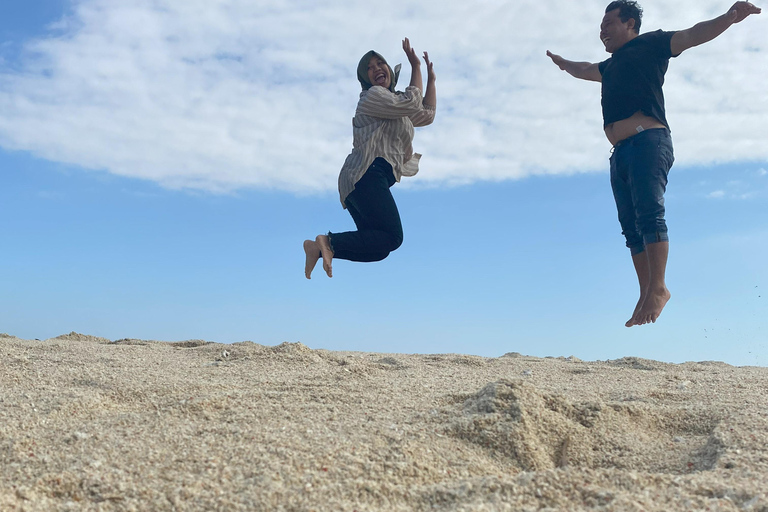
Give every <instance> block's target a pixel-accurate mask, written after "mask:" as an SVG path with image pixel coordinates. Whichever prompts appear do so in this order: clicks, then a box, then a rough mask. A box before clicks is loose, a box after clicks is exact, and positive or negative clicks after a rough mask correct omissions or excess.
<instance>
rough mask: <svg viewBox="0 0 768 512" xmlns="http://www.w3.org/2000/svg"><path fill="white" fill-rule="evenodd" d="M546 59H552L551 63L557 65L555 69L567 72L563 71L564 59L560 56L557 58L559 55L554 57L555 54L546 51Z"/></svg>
mask: <svg viewBox="0 0 768 512" xmlns="http://www.w3.org/2000/svg"><path fill="white" fill-rule="evenodd" d="M547 57H549V58H550V59H552V62H554V63H555V64H556V65H557V67H559V68H560V69H562V70H563V71H567V70H566V69H565V59H564V58H562V57H561V56H559V55H556V54H554V53H552V52H551V51H549V50H547Z"/></svg>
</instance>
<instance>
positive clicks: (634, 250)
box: [629, 231, 669, 256]
mask: <svg viewBox="0 0 768 512" xmlns="http://www.w3.org/2000/svg"><path fill="white" fill-rule="evenodd" d="M659 242H669V235H668V234H667V232H666V231H657V232H655V233H648V234H645V235H643V243H642V244H637V245H632V246H630V247H629V252H630V253H631V254H632V256H635V255H636V254H640V253H641V252H643V251H645V248H646V247H647V246H648V245H649V244H657V243H659Z"/></svg>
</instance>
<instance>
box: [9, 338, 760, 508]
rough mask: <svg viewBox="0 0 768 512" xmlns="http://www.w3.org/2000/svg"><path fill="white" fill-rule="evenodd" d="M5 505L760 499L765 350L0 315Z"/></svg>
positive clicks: (525, 504)
mask: <svg viewBox="0 0 768 512" xmlns="http://www.w3.org/2000/svg"><path fill="white" fill-rule="evenodd" d="M0 467H1V468H2V469H1V470H0V510H2V511H3V512H5V511H21V510H24V511H37V510H40V511H51V510H142V511H144V510H152V511H155V510H201V511H202V510H206V511H207V510H222V511H224V510H226V511H229V510H243V511H245V510H247V511H262V510H263V511H312V510H316V511H326V510H327V511H349V512H352V511H358V512H363V511H427V510H448V511H473V512H474V511H534V510H550V511H553V510H562V511H579V510H606V511H607V510H616V511H664V512H668V511H684V510H685V511H687V510H710V511H754V512H768V368H758V367H741V368H736V367H732V366H729V365H726V364H723V363H716V362H702V363H685V364H678V365H674V364H665V363H659V362H656V361H649V360H644V359H638V358H631V357H629V358H624V359H619V360H612V361H599V362H587V361H580V360H578V359H576V358H573V357H570V358H543V359H542V358H535V357H527V356H521V355H519V354H515V353H510V354H506V355H505V356H502V357H499V358H481V357H475V356H463V355H455V354H443V355H403V354H374V353H357V352H355V353H352V352H330V351H325V350H312V349H309V348H307V347H306V346H304V345H302V344H300V343H284V344H282V345H278V346H274V347H270V346H263V345H259V344H256V343H251V342H242V343H236V344H233V345H224V344H219V343H209V342H205V341H200V340H191V341H184V342H176V343H166V342H157V341H144V340H134V339H123V340H117V341H110V340H107V339H103V338H96V337H91V336H85V335H81V334H77V333H71V334H68V335H64V336H59V337H58V338H52V339H48V340H44V341H37V340H22V339H18V338H15V337H13V336H9V335H5V334H2V335H0Z"/></svg>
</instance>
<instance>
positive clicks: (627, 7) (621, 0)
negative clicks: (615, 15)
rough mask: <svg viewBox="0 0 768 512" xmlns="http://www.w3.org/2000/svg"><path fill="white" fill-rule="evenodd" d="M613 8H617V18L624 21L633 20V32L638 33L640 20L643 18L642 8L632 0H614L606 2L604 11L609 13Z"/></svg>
mask: <svg viewBox="0 0 768 512" xmlns="http://www.w3.org/2000/svg"><path fill="white" fill-rule="evenodd" d="M614 9H619V19H620V20H621V22H622V23H626V22H627V21H629V20H630V18H631V19H633V20H635V32H637V33H638V34H639V33H640V22H641V21H642V19H643V8H642V7H640V6H639V5H637V2H635V1H634V0H616V1H615V2H611V3H609V4H608V7H606V8H605V12H606V13H609V12H611V11H613V10H614Z"/></svg>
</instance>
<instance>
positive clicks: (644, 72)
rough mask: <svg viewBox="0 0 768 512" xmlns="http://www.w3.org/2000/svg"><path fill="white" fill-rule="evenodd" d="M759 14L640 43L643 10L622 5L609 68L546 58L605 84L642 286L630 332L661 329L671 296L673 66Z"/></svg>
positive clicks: (733, 12) (609, 42)
mask: <svg viewBox="0 0 768 512" xmlns="http://www.w3.org/2000/svg"><path fill="white" fill-rule="evenodd" d="M759 13H760V9H759V8H758V7H755V6H754V5H752V4H751V3H749V2H736V3H735V4H733V6H732V7H731V8H730V9H729V10H728V12H727V13H726V14H723V15H722V16H719V17H717V18H714V19H712V20H709V21H704V22H701V23H697V24H696V25H694V26H693V27H691V28H689V29H687V30H681V31H678V32H665V31H662V30H657V31H655V32H649V33H646V34H643V35H640V21H641V18H642V9H641V8H640V6H639V5H638V4H637V2H635V1H632V0H618V1H615V2H611V3H610V4H608V7H607V8H606V9H605V16H604V17H603V21H602V23H601V24H600V40H601V41H602V42H603V45H604V46H605V51H606V52H608V53H610V54H611V57H610V58H609V59H608V60H605V61H603V62H600V63H591V62H574V61H570V60H566V59H564V58H562V57H561V56H559V55H555V54H553V53H552V52H550V51H547V55H548V56H549V57H550V58H551V59H552V62H554V63H555V64H557V66H558V67H559V68H560V69H562V70H563V71H567V72H568V73H569V74H570V75H572V76H574V77H576V78H580V79H582V80H591V81H594V82H601V83H602V106H603V127H604V130H605V136H606V137H608V140H609V141H610V143H611V144H612V145H613V150H612V154H611V159H610V163H611V187H612V188H613V196H614V198H615V200H616V208H617V209H618V212H619V222H620V224H621V229H622V233H623V234H624V237H625V238H626V240H627V247H628V248H629V249H630V252H631V254H632V262H633V264H634V266H635V272H637V279H638V282H639V283H640V299H639V300H638V301H637V306H635V310H634V312H633V313H632V317H631V318H630V319H629V320H628V321H627V322H626V324H625V325H626V326H627V327H632V326H633V325H642V324H647V323H650V322H655V321H656V319H657V318H658V317H659V315H660V314H661V311H662V310H663V309H664V306H665V305H666V304H667V301H669V298H670V296H671V295H670V293H669V290H668V289H667V285H666V283H665V272H666V267H667V256H668V255H669V238H668V236H667V225H666V222H665V221H664V192H665V191H666V188H667V176H668V174H669V169H670V168H671V167H672V163H673V162H674V156H673V150H672V139H671V138H670V135H669V124H668V123H667V119H666V116H665V112H664V95H663V93H662V85H663V84H664V74H665V73H666V72H667V67H668V66H669V59H670V58H671V57H677V56H678V55H680V54H681V53H683V52H684V51H685V50H687V49H688V48H691V47H693V46H698V45H700V44H702V43H706V42H708V41H711V40H712V39H714V38H716V37H717V36H719V35H720V34H722V33H723V32H724V31H725V30H726V29H727V28H728V27H730V26H731V25H733V24H734V23H739V22H740V21H742V20H744V19H745V18H746V17H747V16H749V15H751V14H759Z"/></svg>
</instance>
